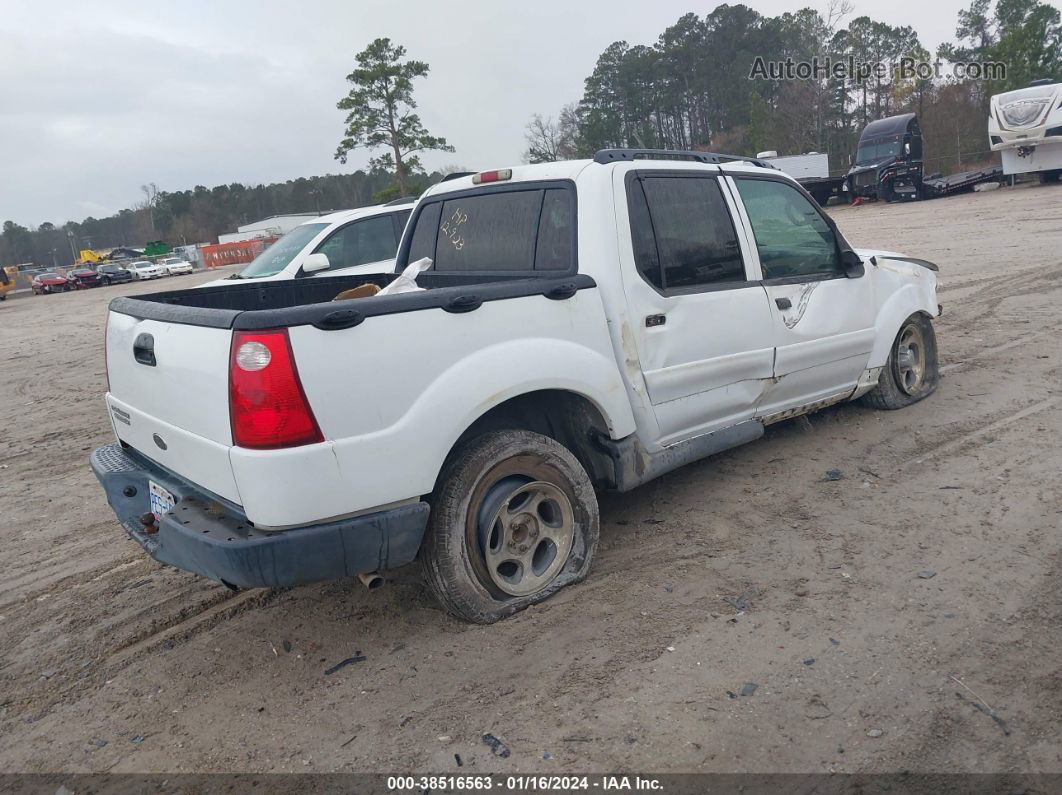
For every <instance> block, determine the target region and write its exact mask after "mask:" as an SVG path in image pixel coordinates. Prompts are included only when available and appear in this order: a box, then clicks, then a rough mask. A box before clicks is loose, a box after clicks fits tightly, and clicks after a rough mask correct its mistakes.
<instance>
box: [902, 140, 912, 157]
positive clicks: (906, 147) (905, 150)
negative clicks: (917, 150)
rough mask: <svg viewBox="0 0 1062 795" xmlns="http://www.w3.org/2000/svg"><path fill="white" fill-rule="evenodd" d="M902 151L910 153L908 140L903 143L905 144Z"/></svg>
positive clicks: (906, 153)
mask: <svg viewBox="0 0 1062 795" xmlns="http://www.w3.org/2000/svg"><path fill="white" fill-rule="evenodd" d="M903 153H904V154H905V155H909V154H911V144H910V142H908V143H905V144H904V145H903Z"/></svg>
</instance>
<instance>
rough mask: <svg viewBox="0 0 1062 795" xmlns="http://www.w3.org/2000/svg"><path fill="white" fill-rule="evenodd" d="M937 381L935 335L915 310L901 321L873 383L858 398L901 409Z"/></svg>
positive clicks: (930, 390) (928, 391)
mask: <svg viewBox="0 0 1062 795" xmlns="http://www.w3.org/2000/svg"><path fill="white" fill-rule="evenodd" d="M939 381H940V371H939V369H938V367H937V336H936V333H935V332H934V331H933V323H932V322H931V321H930V319H929V318H928V317H927V316H926V315H923V314H921V313H919V314H915V315H911V317H909V318H907V320H905V321H904V323H903V325H902V326H901V327H900V331H899V333H898V334H897V335H896V339H895V340H894V341H893V344H892V351H891V352H890V353H889V360H888V361H887V362H886V363H885V366H884V367H883V368H882V369H881V374H880V375H879V376H878V383H877V386H875V387H874V388H873V389H872V390H870V391H869V392H867V393H866V394H865V395H863V397H862V398H861V400H862V401H863V403H864V404H865V405H867V406H870V407H872V408H876V409H887V410H891V409H902V408H904V407H905V406H910V405H911V404H912V403H917V402H918V401H919V400H921V399H922V398H925V397H928V396H929V395H931V394H933V392H935V391H936V389H937V384H938V383H939Z"/></svg>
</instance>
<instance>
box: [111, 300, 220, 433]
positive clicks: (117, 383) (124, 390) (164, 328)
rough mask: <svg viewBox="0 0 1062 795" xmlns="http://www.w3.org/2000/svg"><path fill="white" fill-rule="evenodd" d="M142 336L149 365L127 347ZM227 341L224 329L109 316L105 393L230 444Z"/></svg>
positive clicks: (186, 429)
mask: <svg viewBox="0 0 1062 795" xmlns="http://www.w3.org/2000/svg"><path fill="white" fill-rule="evenodd" d="M142 333H147V334H150V335H151V336H152V337H153V338H154V347H155V359H156V361H157V364H156V365H155V366H154V367H149V366H148V365H144V364H140V363H139V362H137V361H136V359H134V358H133V343H134V341H135V340H136V338H137V336H138V335H139V334H142ZM231 339H232V332H231V331H230V330H229V329H217V328H203V327H201V326H187V325H182V324H179V323H163V322H160V321H157V320H140V319H138V318H135V317H131V316H129V315H123V314H119V313H117V312H111V313H110V319H109V320H108V326H107V373H108V377H109V378H110V393H111V394H112V395H113V396H114V397H115V398H117V399H118V400H119V401H121V402H122V403H123V404H124V405H128V406H134V407H135V408H136V409H137V410H138V411H139V412H141V413H142V414H144V415H145V416H146V417H151V418H155V419H157V420H161V421H162V422H164V423H166V424H168V425H172V426H175V427H177V428H180V429H182V430H185V431H188V432H189V433H192V434H195V435H197V436H202V437H204V438H205V439H209V440H210V441H212V442H215V443H217V444H220V445H225V446H228V445H231V444H232V431H231V429H230V427H229V346H230V343H231ZM143 452H145V453H148V452H150V451H148V450H144V451H143Z"/></svg>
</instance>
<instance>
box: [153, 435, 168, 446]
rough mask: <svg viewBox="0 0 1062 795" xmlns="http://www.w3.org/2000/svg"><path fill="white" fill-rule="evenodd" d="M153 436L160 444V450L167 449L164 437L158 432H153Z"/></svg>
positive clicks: (158, 444) (156, 442)
mask: <svg viewBox="0 0 1062 795" xmlns="http://www.w3.org/2000/svg"><path fill="white" fill-rule="evenodd" d="M151 438H152V439H154V440H155V444H156V445H157V446H158V448H159V449H160V450H165V449H166V442H164V441H163V440H162V437H161V436H159V435H158V434H157V433H156V434H152V436H151Z"/></svg>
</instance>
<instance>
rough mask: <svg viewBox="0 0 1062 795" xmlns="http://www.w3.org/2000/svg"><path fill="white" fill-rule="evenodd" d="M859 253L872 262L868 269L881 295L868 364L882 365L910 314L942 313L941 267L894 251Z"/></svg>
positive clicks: (876, 289) (931, 314) (876, 291)
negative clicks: (939, 292) (938, 292)
mask: <svg viewBox="0 0 1062 795" xmlns="http://www.w3.org/2000/svg"><path fill="white" fill-rule="evenodd" d="M859 254H860V255H861V256H862V257H863V258H864V260H865V261H868V264H869V265H870V268H869V269H868V272H869V273H870V274H871V275H872V277H873V278H874V281H875V294H876V296H878V301H877V313H876V316H875V321H874V328H875V332H876V333H875V341H874V348H873V350H872V351H871V354H870V360H869V362H868V367H870V368H874V367H883V366H884V365H885V363H886V362H887V361H888V358H889V352H890V351H891V350H892V343H893V341H894V340H895V339H896V334H897V333H898V332H899V330H900V326H901V325H902V324H903V322H904V321H905V320H906V319H907V318H909V317H910V316H911V315H913V314H915V313H917V312H924V313H925V314H927V315H929V316H930V317H936V316H937V315H938V314H939V306H938V304H937V285H938V280H937V271H938V268H937V266H936V265H934V264H933V263H931V262H927V261H926V260H919V259H914V258H911V257H905V256H903V255H900V254H894V253H892V252H881V251H872V252H864V251H860V252H859Z"/></svg>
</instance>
